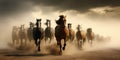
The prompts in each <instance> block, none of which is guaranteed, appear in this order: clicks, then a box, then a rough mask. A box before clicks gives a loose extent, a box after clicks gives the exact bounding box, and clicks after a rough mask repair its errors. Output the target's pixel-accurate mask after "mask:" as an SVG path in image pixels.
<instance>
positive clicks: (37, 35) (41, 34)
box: [33, 19, 44, 51]
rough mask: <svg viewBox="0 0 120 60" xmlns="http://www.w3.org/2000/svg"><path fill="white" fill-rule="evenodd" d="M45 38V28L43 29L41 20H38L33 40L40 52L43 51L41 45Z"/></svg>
mask: <svg viewBox="0 0 120 60" xmlns="http://www.w3.org/2000/svg"><path fill="white" fill-rule="evenodd" d="M43 37H44V31H43V28H42V27H41V19H37V22H36V27H35V28H33V38H34V41H35V44H36V47H37V49H38V51H40V50H41V49H40V43H41V40H42V39H43Z"/></svg>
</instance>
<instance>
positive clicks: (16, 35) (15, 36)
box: [12, 26, 19, 44]
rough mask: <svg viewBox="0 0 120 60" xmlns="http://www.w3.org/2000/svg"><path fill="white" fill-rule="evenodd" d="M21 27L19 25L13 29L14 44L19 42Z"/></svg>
mask: <svg viewBox="0 0 120 60" xmlns="http://www.w3.org/2000/svg"><path fill="white" fill-rule="evenodd" d="M18 33H19V29H18V27H17V26H13V29H12V41H13V44H15V41H16V42H17V43H19V34H18Z"/></svg>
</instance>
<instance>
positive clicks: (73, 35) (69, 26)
mask: <svg viewBox="0 0 120 60" xmlns="http://www.w3.org/2000/svg"><path fill="white" fill-rule="evenodd" d="M71 25H72V24H71V23H68V31H69V36H68V39H69V40H70V42H73V40H74V38H75V31H74V30H73V29H72V26H71Z"/></svg>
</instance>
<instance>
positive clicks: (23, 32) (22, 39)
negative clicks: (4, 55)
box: [19, 25, 27, 46]
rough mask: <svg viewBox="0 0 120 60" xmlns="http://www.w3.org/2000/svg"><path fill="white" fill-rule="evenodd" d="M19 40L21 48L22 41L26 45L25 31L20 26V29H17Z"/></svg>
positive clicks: (22, 26)
mask: <svg viewBox="0 0 120 60" xmlns="http://www.w3.org/2000/svg"><path fill="white" fill-rule="evenodd" d="M19 38H20V41H21V44H20V46H23V41H24V44H25V45H26V43H27V30H26V29H25V28H24V25H21V27H20V28H19Z"/></svg>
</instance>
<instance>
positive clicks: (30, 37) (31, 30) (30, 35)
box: [27, 22, 34, 42]
mask: <svg viewBox="0 0 120 60" xmlns="http://www.w3.org/2000/svg"><path fill="white" fill-rule="evenodd" d="M33 28H34V23H32V22H30V27H29V28H28V30H27V37H28V40H29V41H30V42H31V41H32V40H34V39H33Z"/></svg>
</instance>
